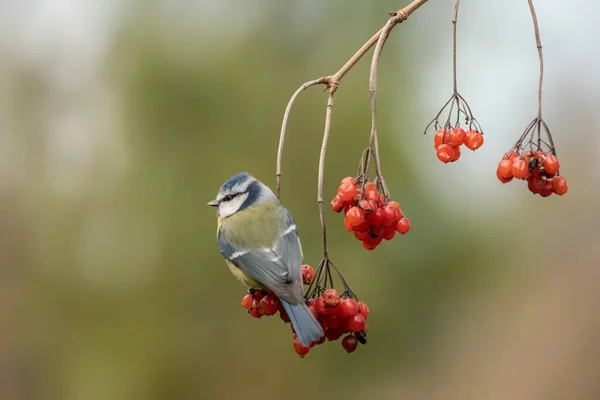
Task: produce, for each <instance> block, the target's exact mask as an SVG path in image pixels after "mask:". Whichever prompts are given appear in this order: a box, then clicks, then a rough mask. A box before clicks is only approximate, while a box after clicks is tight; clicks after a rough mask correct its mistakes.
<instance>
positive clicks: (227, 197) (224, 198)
mask: <svg viewBox="0 0 600 400" xmlns="http://www.w3.org/2000/svg"><path fill="white" fill-rule="evenodd" d="M238 194H239V193H234V194H228V195H227V196H225V197H223V200H222V201H230V200H233V199H234V198H235V196H237V195H238Z"/></svg>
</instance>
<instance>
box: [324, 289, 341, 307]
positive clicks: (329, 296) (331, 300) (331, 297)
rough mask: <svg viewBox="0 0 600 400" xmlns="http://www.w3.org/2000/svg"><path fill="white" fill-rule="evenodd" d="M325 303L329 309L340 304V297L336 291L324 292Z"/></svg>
mask: <svg viewBox="0 0 600 400" xmlns="http://www.w3.org/2000/svg"><path fill="white" fill-rule="evenodd" d="M323 301H324V302H325V304H326V305H328V306H329V307H336V306H337V305H338V304H339V303H340V295H339V293H338V292H337V290H335V289H327V290H326V291H324V292H323Z"/></svg>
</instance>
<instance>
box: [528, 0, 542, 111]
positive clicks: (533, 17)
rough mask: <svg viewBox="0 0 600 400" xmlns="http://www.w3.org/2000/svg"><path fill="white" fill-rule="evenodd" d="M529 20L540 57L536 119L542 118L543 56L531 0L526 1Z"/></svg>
mask: <svg viewBox="0 0 600 400" xmlns="http://www.w3.org/2000/svg"><path fill="white" fill-rule="evenodd" d="M528 2H529V9H530V10H531V18H532V19H533V29H534V30H535V42H536V44H537V49H538V55H539V57H540V81H539V86H538V118H540V119H541V118H542V85H543V83H544V55H543V53H542V41H541V40H540V28H539V26H538V20H537V15H536V13H535V7H534V6H533V0H528Z"/></svg>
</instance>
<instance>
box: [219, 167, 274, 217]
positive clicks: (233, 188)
mask: <svg viewBox="0 0 600 400" xmlns="http://www.w3.org/2000/svg"><path fill="white" fill-rule="evenodd" d="M271 198H272V199H276V198H275V195H274V194H273V192H271V190H270V189H269V188H268V187H266V186H265V185H263V184H262V183H261V182H260V181H258V180H257V179H256V178H254V177H253V176H252V175H250V174H249V173H248V172H240V173H239V174H236V175H234V176H232V177H231V178H229V179H228V180H227V181H226V182H225V183H224V184H223V185H222V186H221V188H220V189H219V193H218V194H217V198H216V199H215V200H212V201H210V202H209V203H208V205H209V206H213V207H219V211H218V215H219V217H228V216H230V215H233V214H235V213H237V212H239V211H242V210H244V209H245V208H247V207H249V206H251V205H253V204H255V203H256V202H257V201H261V200H265V199H271Z"/></svg>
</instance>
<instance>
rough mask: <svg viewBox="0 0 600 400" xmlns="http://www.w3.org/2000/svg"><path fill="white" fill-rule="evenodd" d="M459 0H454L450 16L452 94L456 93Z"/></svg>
mask: <svg viewBox="0 0 600 400" xmlns="http://www.w3.org/2000/svg"><path fill="white" fill-rule="evenodd" d="M459 5H460V0H456V3H455V4H454V17H453V18H452V76H453V79H454V94H456V93H458V86H457V83H456V21H457V20H458V6H459Z"/></svg>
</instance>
